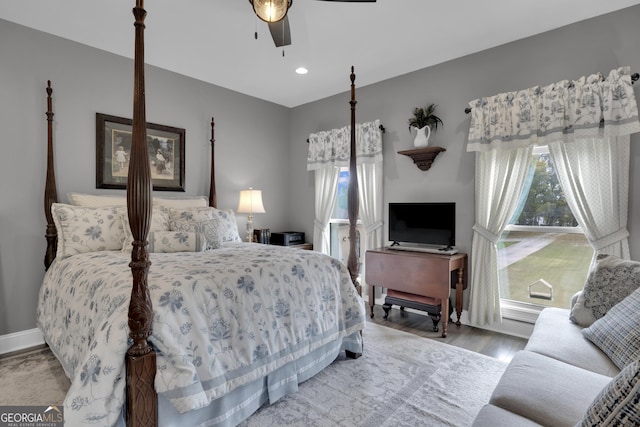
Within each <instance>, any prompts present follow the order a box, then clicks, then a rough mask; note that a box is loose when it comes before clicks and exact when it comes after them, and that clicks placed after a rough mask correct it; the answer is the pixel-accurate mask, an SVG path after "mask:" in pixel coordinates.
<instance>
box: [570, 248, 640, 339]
mask: <svg viewBox="0 0 640 427" xmlns="http://www.w3.org/2000/svg"><path fill="white" fill-rule="evenodd" d="M638 288H640V262H637V261H631V260H625V259H621V258H618V257H616V256H613V255H604V254H601V255H598V257H597V260H596V265H595V267H594V268H593V269H592V270H591V272H590V273H589V276H588V277H587V281H586V283H585V285H584V289H583V290H582V293H581V294H580V295H579V296H578V299H577V301H576V303H575V304H574V305H573V307H572V308H571V314H570V315H569V319H571V321H572V322H573V323H577V324H578V325H580V326H584V327H587V326H591V324H592V323H593V322H595V321H596V320H598V319H600V318H601V317H602V316H604V315H605V314H607V312H608V311H609V310H610V309H611V307H613V306H614V305H616V304H617V303H619V302H620V301H622V300H623V299H625V298H626V297H627V296H628V295H629V294H631V293H632V292H633V291H635V290H636V289H638Z"/></svg>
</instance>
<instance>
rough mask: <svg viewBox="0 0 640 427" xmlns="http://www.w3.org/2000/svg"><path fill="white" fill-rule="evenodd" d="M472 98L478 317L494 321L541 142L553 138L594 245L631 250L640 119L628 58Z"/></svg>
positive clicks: (472, 304) (473, 294) (562, 175)
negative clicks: (505, 242) (632, 171)
mask: <svg viewBox="0 0 640 427" xmlns="http://www.w3.org/2000/svg"><path fill="white" fill-rule="evenodd" d="M469 106H470V107H471V121H470V127H469V141H468V144H467V151H476V152H477V153H476V225H475V226H474V234H473V242H472V253H471V266H472V270H471V290H470V301H469V316H470V319H471V321H472V323H475V324H478V325H485V324H488V325H491V324H493V323H496V322H499V321H500V320H501V314H500V295H499V283H498V280H499V279H498V276H497V255H496V248H495V242H497V241H498V239H499V237H500V233H502V231H503V230H504V226H505V225H506V224H507V221H508V220H509V219H510V217H511V215H512V214H513V210H514V209H515V208H516V205H517V202H518V198H519V197H520V195H521V191H522V188H523V185H522V182H524V181H521V180H523V179H524V176H526V171H527V166H528V164H529V162H530V161H531V149H532V148H533V147H534V146H543V145H547V146H549V148H550V150H551V152H552V156H553V157H554V162H555V165H556V170H557V171H558V177H559V179H560V183H561V186H562V189H563V191H564V193H565V196H566V198H567V201H568V202H569V206H570V207H571V210H572V212H573V214H574V215H575V216H576V219H577V220H578V221H579V223H580V225H581V226H582V227H583V228H584V229H585V234H587V238H588V239H589V240H590V242H591V244H592V245H593V246H594V248H596V250H597V251H602V252H604V251H612V252H609V253H612V254H613V253H615V254H620V256H622V257H626V258H628V256H629V248H628V241H627V236H628V232H627V230H626V227H627V213H626V212H627V204H628V179H629V177H628V175H629V163H628V162H629V148H628V141H629V137H628V135H630V134H631V133H634V132H638V131H640V120H639V119H638V107H637V104H636V99H635V94H634V91H633V86H632V80H631V71H630V69H629V67H621V68H618V69H615V70H612V71H611V72H610V73H609V75H608V76H607V78H606V79H604V78H603V76H602V75H601V74H593V75H590V76H588V77H582V78H580V79H578V80H574V81H569V80H563V81H560V82H558V83H554V84H551V85H548V86H544V87H542V86H536V87H533V88H529V89H524V90H521V91H516V92H508V93H502V94H498V95H495V96H492V97H486V98H480V99H476V100H474V101H472V102H470V103H469ZM584 140H586V141H584ZM625 144H626V145H625ZM526 153H528V154H526ZM525 154H526V155H525ZM505 168H506V169H505ZM507 179H508V181H507Z"/></svg>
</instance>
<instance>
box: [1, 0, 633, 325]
mask: <svg viewBox="0 0 640 427" xmlns="http://www.w3.org/2000/svg"><path fill="white" fill-rule="evenodd" d="M637 22H640V6H634V7H632V8H629V9H625V10H622V11H619V12H615V13H612V14H608V15H604V16H601V17H598V18H595V19H591V20H588V21H584V22H580V23H577V24H573V25H570V26H567V27H564V28H561V29H558V30H554V31H551V32H548V33H544V34H541V35H538V36H534V37H531V38H527V39H523V40H520V41H517V42H513V43H510V44H507V45H504V46H500V47H497V48H494V49H491V50H488V51H484V52H481V53H478V54H474V55H469V56H466V57H464V58H460V59H457V60H454V61H450V62H447V63H444V64H441V65H438V66H435V67H430V68H427V69H423V70H420V71H416V72H414V73H410V74H407V75H404V76H400V77H397V78H394V79H390V80H387V81H384V82H381V83H378V84H374V85H370V86H366V87H358V88H357V91H356V95H357V99H358V104H357V108H358V110H357V119H358V121H368V120H374V119H380V120H381V121H382V123H383V125H384V126H385V127H386V134H385V135H384V145H385V149H384V150H385V152H384V155H385V166H384V172H385V184H384V192H385V194H384V202H385V205H386V203H388V202H392V201H455V202H457V204H458V218H457V227H458V236H457V244H458V247H459V248H460V249H461V250H462V251H465V252H469V250H470V248H471V227H472V226H473V218H474V155H473V154H472V153H467V152H466V151H465V140H466V136H467V130H468V116H467V115H465V114H464V108H465V107H466V106H467V103H468V102H469V101H471V100H473V99H475V98H478V97H481V96H490V95H494V94H496V93H499V92H505V91H511V90H517V89H522V88H527V87H530V86H535V85H545V84H548V83H551V82H555V81H558V80H562V79H575V78H577V77H579V76H582V75H586V74H591V73H594V72H602V73H607V72H608V71H609V70H610V69H612V68H616V67H618V66H621V65H629V66H631V68H632V71H634V72H640V47H639V45H638V41H639V40H640V26H638V25H637ZM132 49H133V47H132ZM0 52H1V53H2V59H1V60H0V125H1V128H2V136H3V151H2V156H0V189H1V193H0V194H1V195H2V200H3V202H2V204H1V205H0V336H2V335H4V334H8V333H12V332H18V331H23V330H28V329H31V328H33V327H34V326H35V323H34V317H35V315H34V313H35V305H36V296H37V292H38V288H39V286H40V282H41V280H42V276H43V274H44V269H43V266H42V265H43V264H42V259H43V255H44V249H45V243H44V237H43V235H44V230H45V222H44V213H43V205H42V197H43V196H42V194H43V188H44V170H45V161H46V159H45V148H44V147H45V143H46V120H45V115H44V112H45V110H46V108H45V91H44V89H45V85H46V81H47V79H50V80H52V82H53V86H54V111H55V114H56V115H55V125H54V133H55V143H56V145H57V151H56V168H57V180H58V188H59V192H60V193H59V194H60V197H61V199H62V200H63V201H64V198H65V194H66V193H68V192H71V191H77V192H91V193H100V194H102V193H113V192H117V191H107V190H96V189H95V169H94V168H95V129H94V127H95V125H94V123H95V113H96V112H100V113H106V114H112V115H116V116H123V117H130V116H131V109H132V107H131V99H132V82H133V63H132V61H131V60H129V59H126V58H122V57H118V56H115V55H111V54H108V53H105V52H103V51H100V50H96V49H92V48H88V47H86V46H82V45H80V44H77V43H74V42H70V41H67V40H63V39H60V38H57V37H53V36H50V35H46V34H43V33H40V32H38V31H33V30H30V29H26V28H24V27H21V26H18V25H15V24H12V23H9V22H6V21H2V20H0ZM378 54H380V55H384V52H378ZM424 54H425V55H428V54H429V50H428V48H427V47H425V51H424ZM351 65H354V66H355V68H356V74H357V75H358V74H361V75H364V74H366V72H367V70H364V69H360V68H359V67H358V64H344V82H345V83H344V84H345V93H344V94H341V95H336V96H333V97H330V98H327V99H323V100H320V101H317V102H313V103H310V104H306V105H302V106H299V107H296V108H293V109H287V108H284V107H281V106H278V105H275V104H271V103H268V102H265V101H261V100H257V99H254V98H251V97H247V96H244V95H241V94H238V93H235V92H232V91H228V90H225V89H222V88H219V87H216V86H212V85H209V84H205V83H203V82H200V81H196V80H193V79H189V78H185V77H182V76H179V75H177V74H174V73H170V72H167V71H163V70H159V69H157V68H153V67H147V79H146V85H147V120H148V121H150V122H154V123H161V124H166V125H170V126H176V127H183V128H185V129H186V141H187V146H186V157H187V158H186V162H187V173H186V193H187V194H194V195H195V194H198V195H202V194H207V192H208V186H207V183H208V175H209V162H208V157H209V138H210V136H209V121H210V118H211V116H215V118H216V123H217V125H216V141H217V142H216V153H217V154H218V158H219V159H220V160H219V161H218V163H217V164H216V169H217V176H218V178H217V182H218V193H219V199H218V200H219V205H220V206H221V207H231V208H235V207H236V204H237V197H238V191H239V190H240V189H243V188H246V187H249V186H253V187H254V188H260V189H262V190H263V195H264V199H265V200H264V203H265V208H266V210H267V213H266V214H260V215H256V218H255V222H256V226H264V227H270V228H271V229H272V230H276V229H295V230H300V231H305V232H306V233H307V234H308V235H309V236H311V235H312V232H313V176H312V174H311V173H309V172H307V171H306V165H305V161H306V153H307V151H306V150H307V144H306V142H305V141H306V139H307V137H308V135H309V133H312V132H316V131H319V130H326V129H331V128H334V127H339V126H344V125H346V124H348V120H349V103H348V102H349V95H348V91H347V89H348V88H349V68H350V66H351ZM357 83H358V79H357V78H356V84H357ZM636 90H640V88H636ZM431 102H433V103H436V104H438V114H439V116H440V117H442V119H443V120H444V128H442V129H439V130H438V132H437V133H436V134H435V135H433V136H432V139H431V143H432V144H435V145H440V146H442V147H444V148H446V150H447V151H446V152H444V153H442V154H440V156H438V158H437V159H436V161H435V163H434V165H433V167H432V168H431V169H430V170H429V171H426V172H423V171H420V170H419V169H418V168H417V167H416V166H415V165H414V164H413V163H412V162H411V160H410V159H409V158H407V157H405V156H401V155H398V154H396V153H397V151H399V150H404V149H408V148H411V144H412V138H411V136H410V134H409V132H408V129H407V119H408V118H409V116H410V114H411V110H412V109H413V108H414V107H416V106H422V105H424V104H426V103H431ZM247 118H250V120H247ZM639 139H640V136H638V135H634V136H632V152H631V187H630V209H629V230H630V231H631V239H630V243H631V254H632V257H634V258H636V259H637V258H638V257H640V215H639V214H640V184H638V182H640V163H639V162H640V145H639V144H638V142H640V141H639ZM163 195H178V193H163ZM243 220H244V218H241V220H240V221H239V226H240V230H241V232H242V230H243V227H244V221H243ZM385 237H386V232H385ZM465 306H466V304H465Z"/></svg>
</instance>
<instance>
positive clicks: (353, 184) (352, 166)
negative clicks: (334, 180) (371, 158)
mask: <svg viewBox="0 0 640 427" xmlns="http://www.w3.org/2000/svg"><path fill="white" fill-rule="evenodd" d="M355 81H356V75H355V73H354V69H353V66H351V101H349V104H351V156H350V159H349V188H348V190H347V206H348V214H349V258H347V268H348V269H349V273H350V274H351V281H352V282H353V285H354V286H355V287H356V290H357V291H358V294H360V295H362V289H361V286H360V280H359V275H360V266H359V262H358V256H357V254H356V241H357V238H358V237H357V230H356V223H357V221H358V213H359V206H358V205H359V201H358V171H357V169H356V160H357V151H356V104H357V102H356V86H355Z"/></svg>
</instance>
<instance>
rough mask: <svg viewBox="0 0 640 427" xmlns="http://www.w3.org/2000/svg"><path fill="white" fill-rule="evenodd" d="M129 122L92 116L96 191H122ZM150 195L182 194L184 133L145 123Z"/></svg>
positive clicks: (130, 130) (130, 126)
mask: <svg viewBox="0 0 640 427" xmlns="http://www.w3.org/2000/svg"><path fill="white" fill-rule="evenodd" d="M132 127H133V120H131V119H127V118H124V117H117V116H111V115H108V114H101V113H96V188H115V189H126V188H127V177H128V173H129V155H130V153H131V132H132ZM147 148H148V150H149V163H150V167H151V181H152V183H153V190H154V191H185V190H184V172H185V157H184V151H185V130H184V129H181V128H176V127H171V126H165V125H159V124H155V123H147Z"/></svg>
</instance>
